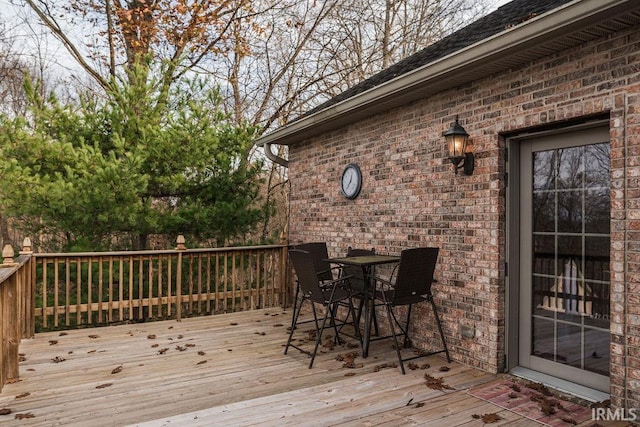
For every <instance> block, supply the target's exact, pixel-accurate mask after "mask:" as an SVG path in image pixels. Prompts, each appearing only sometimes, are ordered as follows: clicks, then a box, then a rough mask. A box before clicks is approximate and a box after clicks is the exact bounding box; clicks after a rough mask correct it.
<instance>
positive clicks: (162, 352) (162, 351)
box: [158, 348, 169, 354]
mask: <svg viewBox="0 0 640 427" xmlns="http://www.w3.org/2000/svg"><path fill="white" fill-rule="evenodd" d="M167 350H169V349H168V348H161V349H160V350H158V354H165V353H166V352H167Z"/></svg>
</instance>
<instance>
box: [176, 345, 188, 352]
mask: <svg viewBox="0 0 640 427" xmlns="http://www.w3.org/2000/svg"><path fill="white" fill-rule="evenodd" d="M176 350H178V351H186V350H187V349H186V347H182V346H180V345H177V346H176Z"/></svg>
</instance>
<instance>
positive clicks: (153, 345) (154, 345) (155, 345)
mask: <svg viewBox="0 0 640 427" xmlns="http://www.w3.org/2000/svg"><path fill="white" fill-rule="evenodd" d="M156 347H160V344H151V348H156Z"/></svg>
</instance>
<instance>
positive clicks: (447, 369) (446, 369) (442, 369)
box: [438, 366, 450, 372]
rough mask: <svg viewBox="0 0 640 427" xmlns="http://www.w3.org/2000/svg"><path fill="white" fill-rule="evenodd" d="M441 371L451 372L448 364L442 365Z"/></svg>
mask: <svg viewBox="0 0 640 427" xmlns="http://www.w3.org/2000/svg"><path fill="white" fill-rule="evenodd" d="M438 370H439V371H440V372H449V371H450V369H449V367H448V366H440V369H438Z"/></svg>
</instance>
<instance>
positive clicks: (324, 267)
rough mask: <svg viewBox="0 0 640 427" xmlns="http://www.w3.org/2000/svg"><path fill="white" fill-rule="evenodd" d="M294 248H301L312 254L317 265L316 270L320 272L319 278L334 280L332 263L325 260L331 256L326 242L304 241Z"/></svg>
mask: <svg viewBox="0 0 640 427" xmlns="http://www.w3.org/2000/svg"><path fill="white" fill-rule="evenodd" d="M294 249H300V250H302V251H306V252H309V253H310V254H311V257H312V258H313V263H314V266H315V271H316V273H317V274H318V278H319V279H320V280H333V274H332V273H331V264H329V263H328V262H327V261H325V260H326V259H328V258H329V251H328V250H327V243H326V242H309V243H302V244H299V245H296V246H295V247H294Z"/></svg>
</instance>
